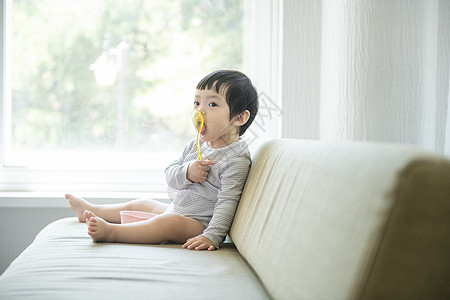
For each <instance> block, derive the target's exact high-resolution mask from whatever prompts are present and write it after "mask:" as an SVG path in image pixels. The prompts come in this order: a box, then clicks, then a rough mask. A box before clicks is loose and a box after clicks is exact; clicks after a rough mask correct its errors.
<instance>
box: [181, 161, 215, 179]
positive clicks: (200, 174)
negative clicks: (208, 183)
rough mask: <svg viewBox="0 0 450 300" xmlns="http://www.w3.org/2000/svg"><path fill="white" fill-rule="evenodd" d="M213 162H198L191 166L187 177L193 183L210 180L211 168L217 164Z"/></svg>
mask: <svg viewBox="0 0 450 300" xmlns="http://www.w3.org/2000/svg"><path fill="white" fill-rule="evenodd" d="M215 163H216V162H215V161H213V160H198V161H196V162H193V163H192V164H190V165H189V167H188V170H187V174H186V177H187V179H188V180H189V181H191V182H202V181H205V180H206V179H207V178H208V172H209V166H211V165H213V164H215Z"/></svg>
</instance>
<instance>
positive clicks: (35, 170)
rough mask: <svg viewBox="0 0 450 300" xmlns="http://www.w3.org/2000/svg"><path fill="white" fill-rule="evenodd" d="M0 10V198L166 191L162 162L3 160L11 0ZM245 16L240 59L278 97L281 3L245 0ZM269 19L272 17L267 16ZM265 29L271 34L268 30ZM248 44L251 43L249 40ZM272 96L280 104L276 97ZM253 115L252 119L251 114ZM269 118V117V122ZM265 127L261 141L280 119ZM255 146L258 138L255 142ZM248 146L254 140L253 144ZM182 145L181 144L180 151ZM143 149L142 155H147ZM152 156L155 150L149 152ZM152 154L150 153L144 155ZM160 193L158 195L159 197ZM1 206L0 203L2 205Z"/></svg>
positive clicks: (3, 2)
mask: <svg viewBox="0 0 450 300" xmlns="http://www.w3.org/2000/svg"><path fill="white" fill-rule="evenodd" d="M0 1H1V5H0V14H1V16H2V22H1V24H0V30H1V37H0V54H1V55H0V90H1V99H0V145H1V146H0V198H1V197H2V195H1V193H8V195H10V193H11V192H22V193H23V192H38V193H54V192H67V191H70V192H93V193H105V192H128V193H138V194H140V193H143V194H144V193H153V195H157V196H158V195H159V196H161V198H164V196H163V194H167V186H166V183H165V176H164V172H163V168H162V167H161V166H159V167H157V168H141V169H123V168H122V169H120V170H116V169H111V168H108V167H106V168H105V167H102V168H99V169H92V168H91V169H68V168H53V169H46V168H42V167H39V166H38V167H20V166H16V167H10V166H6V164H5V162H6V161H5V159H6V153H7V151H8V142H7V141H9V140H10V137H9V136H8V130H6V129H7V123H8V122H9V121H10V117H9V115H8V111H10V108H9V107H7V103H8V101H5V99H8V97H10V90H9V89H8V88H7V87H8V86H10V85H9V83H8V80H10V79H9V76H7V75H6V72H7V70H10V66H9V63H10V59H11V57H10V53H9V51H10V49H8V47H6V46H7V44H8V41H9V39H10V37H9V34H10V31H9V28H10V26H11V17H10V14H8V12H9V11H10V9H11V1H12V0H0ZM245 3H246V4H245V7H244V9H245V10H246V12H247V13H246V18H248V14H249V12H250V13H251V20H252V21H251V29H250V30H249V31H248V32H247V33H246V34H249V35H250V37H246V38H245V40H246V41H250V42H247V43H248V44H247V45H245V46H244V48H245V50H244V61H247V66H245V67H246V68H247V69H248V70H249V71H248V72H247V73H248V75H249V76H250V78H252V80H253V82H254V84H255V86H256V87H257V89H258V92H260V93H263V94H264V95H269V98H270V99H275V100H277V99H279V97H278V95H279V90H278V88H279V86H280V84H279V83H280V80H281V78H280V74H281V72H280V71H279V65H280V64H279V54H280V53H281V43H280V37H281V34H280V32H279V31H280V28H281V27H280V22H281V17H280V16H281V11H280V9H281V4H280V3H279V1H277V0H262V1H261V0H259V1H258V0H251V1H248V2H245ZM267 20H270V22H267ZM267 32H269V33H270V34H267ZM250 45H251V46H250ZM275 100H271V101H272V103H273V104H274V105H275V106H277V105H278V107H279V105H280V104H279V102H278V101H275ZM255 120H256V119H255ZM267 121H270V122H269V123H267ZM264 123H265V125H266V127H267V129H266V130H264V131H263V132H260V133H258V134H257V136H258V139H259V141H262V140H264V138H274V137H279V136H281V132H280V131H281V130H280V128H281V127H280V124H281V120H279V119H278V118H277V119H271V120H266V122H264ZM254 144H255V145H253V147H256V146H257V145H256V144H257V143H254ZM251 148H252V145H251ZM181 151H182V149H180V153H181ZM178 155H179V153H177V154H174V156H173V159H176V158H177V157H178ZM145 157H146V156H145V155H142V159H145ZM153 157H154V155H153ZM147 158H149V159H151V158H152V154H149V155H147ZM159 196H158V197H159ZM0 206H1V205H0Z"/></svg>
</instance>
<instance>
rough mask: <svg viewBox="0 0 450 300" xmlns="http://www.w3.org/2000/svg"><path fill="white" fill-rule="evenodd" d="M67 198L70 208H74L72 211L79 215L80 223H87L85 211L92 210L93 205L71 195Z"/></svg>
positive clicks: (67, 195)
mask: <svg viewBox="0 0 450 300" xmlns="http://www.w3.org/2000/svg"><path fill="white" fill-rule="evenodd" d="M65 197H66V199H67V200H69V205H70V208H72V210H73V211H74V212H75V213H76V214H77V217H78V221H80V222H81V223H85V222H86V218H85V217H84V211H85V210H91V209H92V204H91V203H89V202H88V201H86V200H84V199H83V198H79V197H75V196H74V195H71V194H66V195H65Z"/></svg>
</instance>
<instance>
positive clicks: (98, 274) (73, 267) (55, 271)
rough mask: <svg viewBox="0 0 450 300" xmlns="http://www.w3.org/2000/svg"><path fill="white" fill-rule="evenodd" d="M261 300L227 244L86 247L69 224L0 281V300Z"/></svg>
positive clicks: (51, 232)
mask: <svg viewBox="0 0 450 300" xmlns="http://www.w3.org/2000/svg"><path fill="white" fill-rule="evenodd" d="M216 297H220V298H230V299H250V298H253V297H254V298H257V299H267V298H268V295H267V293H266V292H265V290H264V287H263V286H262V285H261V283H260V281H259V280H258V278H257V276H256V275H255V274H254V273H253V271H252V270H251V268H250V267H249V266H248V265H247V263H246V262H245V260H244V259H243V258H242V257H241V256H240V254H239V253H238V252H237V251H236V248H235V247H234V246H233V245H232V244H224V245H223V246H222V247H221V249H220V250H218V251H191V250H186V249H182V248H181V246H180V245H175V244H167V245H134V244H119V243H93V242H92V240H91V238H90V237H89V236H88V235H87V229H86V224H81V223H79V222H78V220H77V219H76V218H67V219H62V220H59V221H56V222H54V223H52V224H50V225H48V226H47V227H46V228H44V229H43V230H42V231H41V232H40V233H39V235H38V236H37V237H36V239H35V241H34V242H33V243H32V244H31V245H30V246H29V247H28V248H27V249H26V250H25V251H24V252H23V253H22V254H21V255H20V256H19V257H18V258H17V259H16V260H15V261H14V262H13V263H12V264H11V266H10V267H9V268H8V269H7V270H6V271H5V272H4V273H3V275H2V276H1V277H0V299H23V298H26V299H146V298H148V299H210V298H216Z"/></svg>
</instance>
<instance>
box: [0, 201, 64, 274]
mask: <svg viewBox="0 0 450 300" xmlns="http://www.w3.org/2000/svg"><path fill="white" fill-rule="evenodd" d="M69 216H73V213H72V210H71V209H70V208H69V207H66V208H63V207H54V208H47V207H41V208H37V207H20V208H17V207H16V208H14V207H6V208H5V207H2V208H0V243H1V247H0V249H1V254H0V274H1V273H3V272H4V271H5V270H6V268H7V267H8V266H9V264H10V263H11V262H12V261H13V260H14V259H15V258H16V257H17V256H18V255H19V254H20V253H21V252H22V251H23V250H24V249H25V248H26V247H28V245H30V244H31V242H32V241H33V240H34V237H35V236H36V234H38V233H39V231H40V230H41V229H42V228H44V227H45V226H46V225H47V224H49V223H51V222H52V221H55V220H58V219H61V218H65V217H69Z"/></svg>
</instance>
